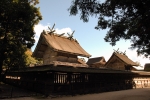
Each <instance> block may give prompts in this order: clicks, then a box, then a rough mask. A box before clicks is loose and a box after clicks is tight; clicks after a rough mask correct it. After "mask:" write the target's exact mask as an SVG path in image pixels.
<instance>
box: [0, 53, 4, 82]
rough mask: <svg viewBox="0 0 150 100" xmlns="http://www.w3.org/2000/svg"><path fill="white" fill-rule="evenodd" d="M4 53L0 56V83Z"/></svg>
mask: <svg viewBox="0 0 150 100" xmlns="http://www.w3.org/2000/svg"><path fill="white" fill-rule="evenodd" d="M4 59H5V58H4V52H1V54H0V81H1V79H2V66H3V61H4Z"/></svg>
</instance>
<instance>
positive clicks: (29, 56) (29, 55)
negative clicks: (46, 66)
mask: <svg viewBox="0 0 150 100" xmlns="http://www.w3.org/2000/svg"><path fill="white" fill-rule="evenodd" d="M25 55H26V66H28V67H29V66H34V65H41V64H43V62H42V60H41V59H35V58H33V57H32V51H31V50H30V49H28V50H27V51H26V52H25Z"/></svg>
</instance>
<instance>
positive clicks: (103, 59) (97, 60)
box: [87, 57, 106, 65]
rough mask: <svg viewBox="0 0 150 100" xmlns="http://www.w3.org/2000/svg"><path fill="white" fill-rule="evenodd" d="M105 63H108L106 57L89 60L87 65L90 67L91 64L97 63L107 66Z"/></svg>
mask: <svg viewBox="0 0 150 100" xmlns="http://www.w3.org/2000/svg"><path fill="white" fill-rule="evenodd" d="M104 62H106V61H105V58H104V57H95V58H90V59H88V61H87V64H88V65H90V64H96V63H102V64H105V63H104Z"/></svg>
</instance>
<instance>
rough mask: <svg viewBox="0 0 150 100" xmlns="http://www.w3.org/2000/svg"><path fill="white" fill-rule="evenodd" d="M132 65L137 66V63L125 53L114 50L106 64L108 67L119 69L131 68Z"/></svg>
mask: <svg viewBox="0 0 150 100" xmlns="http://www.w3.org/2000/svg"><path fill="white" fill-rule="evenodd" d="M132 66H137V64H136V63H135V62H133V61H132V60H131V59H129V58H128V57H127V56H126V55H125V54H123V53H117V52H114V53H113V54H112V56H111V57H110V59H109V60H108V61H107V62H106V64H105V67H107V68H110V69H118V70H130V69H131V67H132Z"/></svg>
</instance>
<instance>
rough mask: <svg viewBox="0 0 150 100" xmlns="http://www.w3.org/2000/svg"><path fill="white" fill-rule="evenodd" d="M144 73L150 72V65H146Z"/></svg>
mask: <svg viewBox="0 0 150 100" xmlns="http://www.w3.org/2000/svg"><path fill="white" fill-rule="evenodd" d="M144 71H150V63H146V64H145V65H144Z"/></svg>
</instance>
